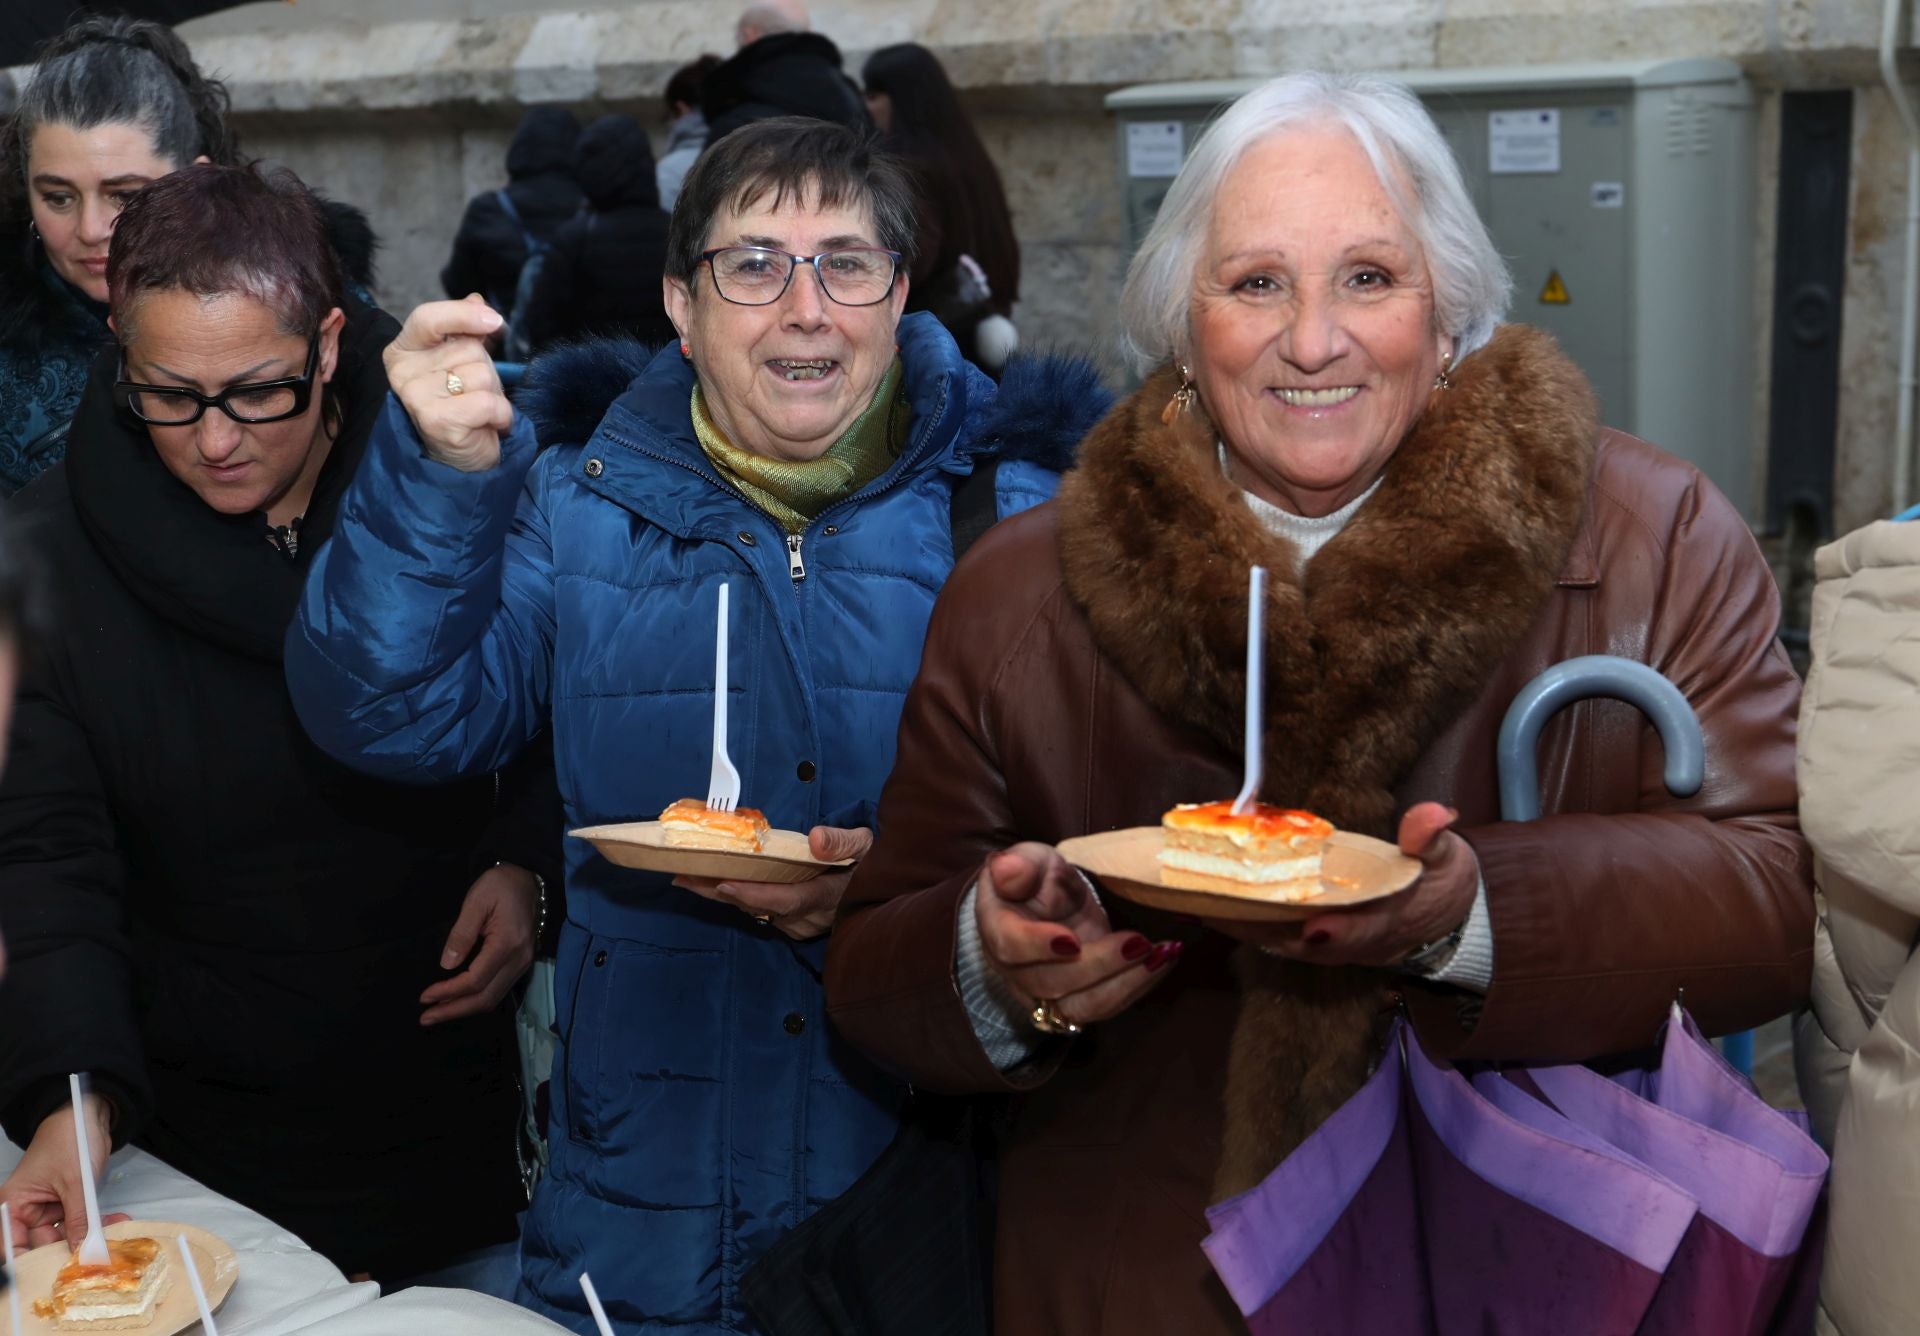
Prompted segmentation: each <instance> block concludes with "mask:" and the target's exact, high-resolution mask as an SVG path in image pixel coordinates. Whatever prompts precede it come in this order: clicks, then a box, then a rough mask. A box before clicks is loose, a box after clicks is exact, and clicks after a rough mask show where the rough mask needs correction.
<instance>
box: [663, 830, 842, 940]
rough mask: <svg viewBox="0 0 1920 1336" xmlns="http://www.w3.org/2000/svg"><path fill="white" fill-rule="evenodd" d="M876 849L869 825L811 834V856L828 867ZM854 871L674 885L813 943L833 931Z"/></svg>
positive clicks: (688, 880) (686, 880)
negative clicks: (783, 879) (793, 879)
mask: <svg viewBox="0 0 1920 1336" xmlns="http://www.w3.org/2000/svg"><path fill="white" fill-rule="evenodd" d="M872 847H873V832H872V831H871V830H869V829H868V828H867V827H865V826H860V827H857V828H855V829H852V830H848V829H843V828H841V827H838V826H815V827H814V828H813V829H812V830H811V831H810V832H808V834H807V852H808V853H810V854H812V855H813V857H814V858H815V859H817V860H818V861H820V862H822V863H838V862H841V861H843V860H845V859H856V860H857V859H859V858H860V857H862V856H863V855H864V854H865V853H866V852H867V850H868V849H871V848H872ZM852 880H853V870H852V869H851V868H849V869H848V870H846V871H844V872H828V873H824V874H822V875H821V876H818V877H813V878H810V879H809V880H807V881H801V882H774V881H742V880H740V879H738V878H733V879H730V880H725V881H722V880H717V879H715V878H712V877H691V876H681V877H675V878H674V880H673V884H674V885H675V886H678V887H680V888H682V889H683V890H689V891H692V892H693V893H694V894H695V895H704V896H706V897H707V899H709V900H718V901H719V902H720V903H721V904H723V905H732V906H733V907H734V908H735V909H738V910H740V911H741V912H742V913H745V914H748V915H751V916H752V917H754V918H756V919H759V920H760V921H761V922H762V923H765V924H766V925H767V926H768V927H772V928H778V929H779V930H780V931H781V932H784V933H785V934H786V935H787V936H789V937H791V938H793V939H794V940H795V941H796V942H805V941H809V940H811V939H812V938H815V937H819V936H821V935H823V934H825V933H828V932H831V931H832V930H833V916H834V914H835V913H836V912H837V911H838V910H839V908H840V897H841V896H843V895H845V894H846V893H847V883H848V882H850V881H852Z"/></svg>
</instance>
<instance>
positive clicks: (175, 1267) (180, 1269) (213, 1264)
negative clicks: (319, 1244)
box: [0, 1220, 240, 1336]
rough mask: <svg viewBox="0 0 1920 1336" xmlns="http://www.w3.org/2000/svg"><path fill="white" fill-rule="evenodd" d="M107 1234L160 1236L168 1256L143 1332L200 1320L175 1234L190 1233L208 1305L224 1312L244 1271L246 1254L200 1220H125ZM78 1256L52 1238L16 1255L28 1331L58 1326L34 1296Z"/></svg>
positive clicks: (148, 1334) (0, 1303)
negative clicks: (36, 1308)
mask: <svg viewBox="0 0 1920 1336" xmlns="http://www.w3.org/2000/svg"><path fill="white" fill-rule="evenodd" d="M105 1233H106V1236H107V1237H108V1238H110V1239H141V1238H150V1239H157V1240H158V1241H159V1243H160V1248H161V1250H162V1251H163V1252H165V1253H166V1255H167V1270H168V1276H169V1279H168V1280H167V1291H166V1293H165V1294H163V1295H161V1296H160V1302H159V1303H158V1304H157V1305H155V1307H154V1313H153V1321H152V1322H151V1323H149V1324H148V1325H146V1326H144V1327H134V1328H131V1330H133V1331H138V1332H141V1333H143V1336H174V1333H175V1332H179V1331H185V1330H186V1329H187V1328H188V1327H192V1326H196V1325H198V1323H199V1321H200V1309H199V1308H198V1307H197V1306H196V1305H195V1304H194V1302H193V1284H192V1282H191V1281H189V1280H188V1279H187V1266H186V1263H185V1262H182V1261H181V1260H180V1245H179V1244H178V1243H176V1242H174V1235H176V1234H185V1235H186V1236H187V1247H189V1248H191V1249H192V1250H193V1265H194V1267H195V1268H196V1269H197V1270H198V1271H199V1272H200V1284H201V1285H202V1286H204V1287H205V1289H206V1291H207V1307H209V1308H211V1309H212V1310H213V1311H214V1312H216V1313H217V1312H219V1311H220V1305H221V1303H223V1302H224V1301H225V1300H226V1297H227V1293H228V1291H230V1290H231V1289H233V1282H234V1281H235V1279H237V1278H238V1277H239V1275H240V1259H239V1258H237V1257H235V1256H234V1255H233V1249H232V1248H230V1247H228V1246H227V1244H226V1241H225V1240H223V1239H219V1238H216V1237H215V1236H214V1235H212V1234H209V1233H207V1231H206V1230H204V1229H201V1228H199V1227H198V1226H196V1225H177V1224H173V1223H171V1222H169V1221H165V1220H122V1221H120V1223H118V1224H114V1225H108V1226H107V1227H106V1230H105ZM72 1255H73V1254H72V1253H71V1252H70V1251H69V1250H68V1248H67V1245H66V1244H64V1243H49V1244H47V1245H46V1246H45V1247H42V1248H35V1249H34V1250H33V1251H32V1252H30V1253H23V1254H21V1255H20V1256H18V1257H16V1258H14V1263H13V1268H14V1271H13V1274H14V1281H15V1283H16V1284H18V1285H19V1286H20V1330H21V1331H22V1332H23V1333H29V1332H30V1333H33V1334H34V1336H39V1334H40V1333H42V1332H53V1331H57V1330H58V1328H57V1327H55V1326H54V1325H53V1319H52V1318H50V1317H36V1316H34V1312H33V1301H34V1300H35V1299H46V1298H49V1297H51V1296H52V1294H53V1278H54V1277H55V1276H56V1275H58V1274H59V1273H60V1268H61V1267H63V1266H65V1265H66V1264H67V1261H68V1259H69V1258H70V1257H72ZM4 1307H5V1300H0V1308H4Z"/></svg>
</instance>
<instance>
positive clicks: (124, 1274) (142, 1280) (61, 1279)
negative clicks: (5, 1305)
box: [33, 1239, 160, 1318]
mask: <svg viewBox="0 0 1920 1336" xmlns="http://www.w3.org/2000/svg"><path fill="white" fill-rule="evenodd" d="M159 1255H160V1241H159V1240H158V1239H108V1240H107V1258H108V1260H107V1263H106V1265H105V1266H89V1265H87V1264H86V1263H84V1262H82V1261H80V1260H79V1259H78V1258H76V1259H75V1260H73V1261H71V1262H68V1263H67V1264H66V1265H65V1266H63V1267H61V1268H60V1272H59V1274H58V1275H56V1276H55V1277H54V1278H53V1297H52V1298H51V1299H36V1300H34V1302H33V1312H34V1316H36V1317H55V1318H57V1317H62V1316H64V1315H65V1314H66V1311H67V1305H68V1304H69V1303H70V1302H71V1301H72V1299H73V1297H74V1296H75V1295H76V1294H78V1293H80V1292H81V1291H83V1290H85V1291H97V1290H106V1291H109V1292H111V1293H115V1294H137V1293H139V1291H140V1287H141V1286H143V1285H145V1284H146V1282H147V1268H148V1267H150V1266H152V1265H153V1261H154V1258H156V1257H158V1256H159Z"/></svg>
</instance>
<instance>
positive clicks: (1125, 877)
mask: <svg viewBox="0 0 1920 1336" xmlns="http://www.w3.org/2000/svg"><path fill="white" fill-rule="evenodd" d="M1060 856H1061V857H1062V858H1064V859H1066V860H1067V861H1068V862H1069V863H1072V864H1073V865H1074V866H1075V867H1079V868H1084V869H1086V870H1087V871H1088V872H1091V873H1092V874H1093V875H1094V876H1096V877H1098V878H1099V879H1100V884H1101V885H1103V886H1105V887H1107V888H1109V889H1110V890H1112V892H1113V893H1114V894H1115V895H1117V896H1119V897H1120V898H1121V899H1123V900H1132V901H1133V902H1135V903H1136V904H1142V905H1147V906H1149V907H1151V908H1154V909H1164V910H1168V911H1170V912H1172V913H1175V914H1192V915H1194V916H1196V917H1198V918H1216V919H1235V920H1238V921H1240V922H1245V923H1284V922H1289V921H1292V920H1294V919H1304V918H1311V917H1312V916H1313V915H1315V914H1318V913H1320V912H1322V911H1323V910H1328V909H1342V908H1345V907H1346V906H1349V905H1363V904H1365V903H1367V901H1369V900H1379V899H1382V898H1384V897H1386V896H1389V895H1393V894H1395V893H1396V892H1399V891H1404V890H1406V889H1407V887H1409V886H1411V885H1413V883H1414V879H1415V878H1417V877H1418V876H1419V875H1420V860H1419V859H1417V858H1409V857H1407V855H1405V854H1403V853H1401V852H1400V850H1399V849H1398V848H1397V847H1396V846H1394V845H1391V844H1388V843H1387V842H1386V841H1385V840H1376V839H1374V838H1372V837H1371V836H1368V835H1354V834H1350V833H1349V832H1347V831H1344V830H1341V831H1335V832H1334V835H1333V838H1332V839H1331V840H1329V841H1328V842H1327V850H1326V853H1325V854H1324V855H1323V856H1322V858H1321V860H1320V882H1321V885H1322V886H1323V887H1324V888H1325V889H1324V890H1323V891H1322V892H1321V894H1319V895H1316V896H1314V897H1313V898H1312V899H1311V900H1297V901H1285V902H1283V901H1278V900H1266V899H1262V898H1261V897H1260V896H1258V895H1254V894H1231V893H1228V892H1224V891H1197V890H1189V889H1187V888H1186V887H1183V886H1167V885H1164V884H1163V883H1162V882H1161V880H1160V827H1158V826H1136V827H1134V828H1132V829H1131V830H1110V831H1107V832H1105V833H1104V834H1100V835H1082V836H1080V837H1078V838H1077V839H1071V840H1062V841H1061V842H1060Z"/></svg>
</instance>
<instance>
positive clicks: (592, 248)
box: [496, 116, 674, 352]
mask: <svg viewBox="0 0 1920 1336" xmlns="http://www.w3.org/2000/svg"><path fill="white" fill-rule="evenodd" d="M573 175H574V179H575V180H577V181H578V182H579V183H580V188H581V190H582V191H584V192H585V193H586V197H587V203H586V207H585V208H584V209H582V210H581V212H580V213H579V215H578V216H576V217H574V218H571V219H569V220H568V221H567V222H566V223H565V224H564V225H563V226H562V227H561V228H560V230H559V231H558V232H557V233H555V234H554V238H553V246H552V248H551V249H550V250H549V251H548V252H547V254H546V256H545V258H544V259H542V260H541V262H540V272H539V274H538V275H537V276H536V277H535V278H534V281H533V286H532V291H531V292H529V293H528V295H527V299H526V300H527V309H526V311H525V312H524V313H523V315H524V320H523V321H518V322H515V323H516V324H523V325H524V328H525V330H526V337H527V341H528V342H529V343H530V344H531V346H532V349H533V351H535V352H538V351H539V350H541V349H543V348H548V347H551V346H552V345H554V344H556V343H562V342H567V341H571V340H577V339H581V338H585V337H587V336H588V335H593V334H601V335H608V336H612V337H625V338H630V339H636V340H638V341H639V342H640V343H641V344H643V345H645V346H646V347H648V348H658V347H659V346H660V345H661V344H663V343H671V342H672V341H673V339H674V332H673V324H672V322H671V321H669V320H668V319H667V308H666V301H665V298H664V297H662V296H661V287H660V280H661V277H662V276H663V274H664V273H665V270H666V262H667V221H668V216H667V213H666V211H665V210H664V209H662V208H661V207H660V195H659V189H658V187H657V186H656V185H655V183H654V174H653V145H652V144H651V143H649V142H648V140H647V132H646V131H645V130H644V129H642V128H641V125H640V122H638V121H636V120H635V119H634V118H633V117H631V116H602V117H601V118H600V119H599V120H597V121H595V122H594V123H593V124H592V125H589V126H588V127H587V128H586V130H585V131H583V132H582V133H581V135H580V142H579V144H578V145H577V146H576V147H575V149H574V155H573ZM496 309H497V308H496Z"/></svg>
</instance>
